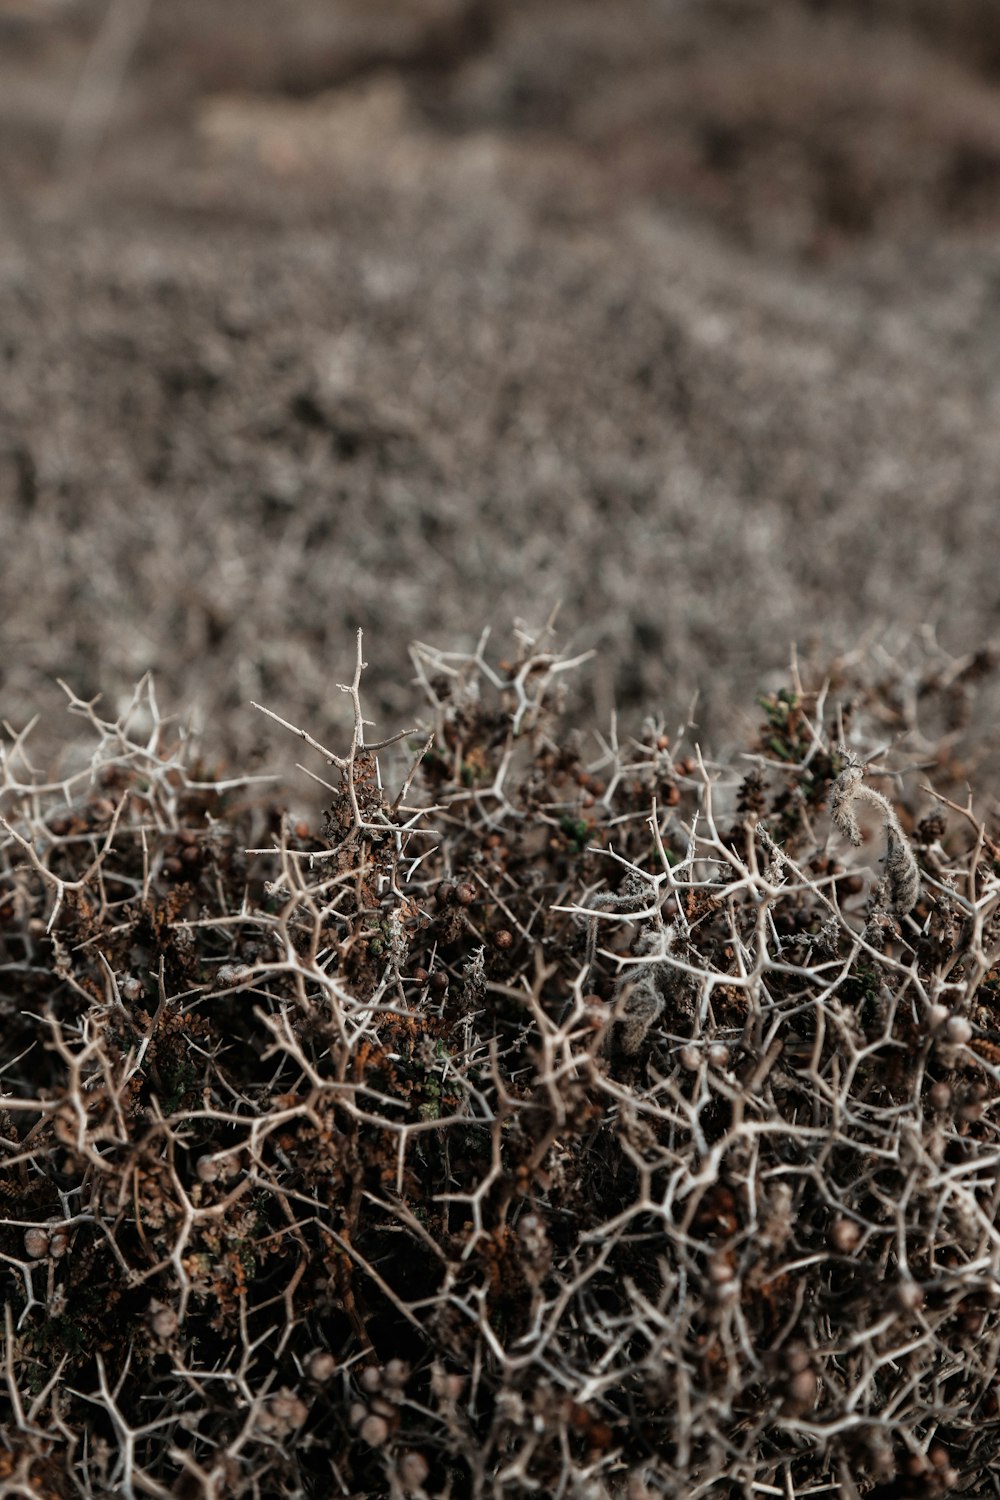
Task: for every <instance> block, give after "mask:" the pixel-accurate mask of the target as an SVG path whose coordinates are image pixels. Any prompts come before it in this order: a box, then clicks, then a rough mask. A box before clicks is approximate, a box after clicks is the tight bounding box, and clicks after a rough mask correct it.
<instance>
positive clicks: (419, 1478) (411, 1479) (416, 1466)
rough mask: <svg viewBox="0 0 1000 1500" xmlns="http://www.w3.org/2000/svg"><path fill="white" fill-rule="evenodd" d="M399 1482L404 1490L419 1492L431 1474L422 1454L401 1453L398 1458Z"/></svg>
mask: <svg viewBox="0 0 1000 1500" xmlns="http://www.w3.org/2000/svg"><path fill="white" fill-rule="evenodd" d="M398 1472H399V1482H400V1484H401V1485H402V1486H403V1488H404V1489H406V1490H419V1489H420V1488H421V1486H422V1485H423V1483H424V1481H425V1480H426V1478H427V1476H428V1474H429V1473H430V1472H431V1469H430V1464H429V1463H428V1462H427V1460H426V1458H425V1457H424V1455H423V1454H422V1453H414V1452H413V1451H412V1450H411V1451H410V1452H409V1453H402V1454H400V1457H399V1466H398Z"/></svg>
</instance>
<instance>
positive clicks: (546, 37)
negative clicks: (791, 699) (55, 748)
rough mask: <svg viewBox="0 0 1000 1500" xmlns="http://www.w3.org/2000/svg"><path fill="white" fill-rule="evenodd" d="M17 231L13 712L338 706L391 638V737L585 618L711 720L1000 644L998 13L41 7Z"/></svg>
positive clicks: (11, 338) (32, 20)
mask: <svg viewBox="0 0 1000 1500" xmlns="http://www.w3.org/2000/svg"><path fill="white" fill-rule="evenodd" d="M0 215H2V230H3V232H2V237H0V360H2V362H0V524H2V547H0V704H2V715H3V717H5V718H7V719H8V720H10V721H13V722H14V723H16V724H20V723H22V722H23V721H24V720H25V719H26V718H27V717H28V716H29V714H30V713H31V712H33V711H34V710H35V709H38V708H40V709H42V710H43V711H44V713H45V715H46V722H47V723H52V724H53V725H58V724H59V721H58V703H59V702H60V701H61V699H60V695H59V694H58V691H57V690H56V689H55V688H54V687H53V685H52V679H53V678H54V677H55V676H57V675H58V676H62V677H65V678H67V679H68V680H69V681H70V682H71V683H72V685H73V687H74V688H75V689H76V690H77V691H79V692H81V693H85V694H90V693H94V692H97V691H98V690H103V691H104V692H105V694H106V695H107V697H108V699H109V701H110V702H112V703H113V702H114V701H115V700H116V698H117V697H118V696H119V695H120V694H122V693H123V692H124V691H126V690H127V688H128V686H130V685H131V684H132V683H133V682H134V681H135V679H136V677H137V675H138V674H140V673H141V672H142V671H144V670H145V669H146V668H147V667H151V668H153V669H154V670H155V672H156V675H157V683H158V688H159V693H160V698H161V701H162V702H163V703H164V704H165V705H167V706H168V707H170V708H175V709H181V708H184V707H186V706H188V705H197V707H198V709H199V710H200V712H201V713H202V714H203V716H204V717H205V718H206V719H207V721H208V723H209V726H210V737H211V738H212V739H213V742H214V743H215V744H216V745H218V746H219V747H221V748H223V749H224V750H226V751H228V752H229V753H231V754H233V755H238V756H243V757H245V756H246V755H247V754H248V753H251V752H252V750H253V747H254V746H255V745H257V744H259V743H263V742H265V741H267V740H270V738H271V736H270V734H269V733H266V734H265V733H264V731H263V729H262V724H263V721H261V720H260V718H259V716H257V715H254V714H253V713H252V711H251V710H249V709H248V708H247V702H248V700H249V699H250V698H255V699H262V700H264V701H265V702H267V703H268V704H269V705H271V706H272V707H273V708H274V709H275V710H276V711H278V712H279V713H282V714H285V715H287V716H289V717H292V718H294V719H295V720H296V721H297V722H299V723H307V724H308V725H309V727H310V728H311V729H312V730H313V731H314V732H315V733H318V734H320V735H323V733H324V731H325V730H326V728H327V726H328V724H329V721H330V718H331V717H339V716H340V714H341V711H342V704H341V702H340V700H339V695H336V694H335V689H334V687H333V684H334V683H335V682H337V681H343V680H344V679H345V675H349V672H350V668H351V661H352V654H353V642H352V635H353V631H354V629H355V627H356V626H357V625H358V624H362V625H364V626H365V627H366V630H367V631H368V637H367V654H368V657H369V661H370V662H371V673H370V679H369V681H370V685H371V692H372V696H371V699H370V701H371V702H372V703H373V704H374V705H375V706H376V707H377V711H378V717H379V721H380V726H381V727H382V728H383V729H384V730H385V731H386V732H388V730H389V729H390V728H391V727H395V722H394V715H396V714H398V713H403V712H405V711H406V707H407V705H408V704H409V703H410V702H411V701H412V699H411V693H410V689H409V686H408V678H409V664H408V661H407V658H406V652H405V647H406V643H407V642H408V641H409V640H410V639H411V638H412V637H414V636H416V637H421V638H424V639H430V640H433V641H434V642H435V643H436V644H439V645H445V646H448V645H452V646H455V647H464V646H467V645H468V644H470V643H471V642H472V641H474V640H475V638H476V637H477V636H478V634H479V631H480V629H481V627H482V626H483V625H484V624H488V623H489V624H493V625H494V626H495V627H497V630H498V634H500V635H503V634H504V633H505V631H506V628H507V627H508V626H509V622H510V621H511V619H512V618H513V617H514V616H523V617H525V618H526V619H528V620H530V621H533V622H535V623H538V622H540V621H541V620H542V619H544V617H545V616H546V615H547V614H548V613H549V612H550V610H551V608H552V606H553V605H554V604H555V603H556V602H557V601H559V600H561V601H562V611H561V615H560V623H561V625H562V627H563V630H564V631H565V633H566V634H567V635H569V636H570V637H571V638H572V639H573V640H574V642H575V643H576V644H578V645H579V646H581V647H585V646H591V645H594V646H598V647H599V648H600V657H599V661H598V664H597V666H596V667H595V668H594V670H593V671H592V672H591V675H590V678H589V683H590V690H591V692H592V694H593V696H594V698H595V699H596V707H597V709H598V710H599V712H600V713H602V714H603V713H605V712H606V710H607V708H608V706H609V705H610V703H611V701H612V699H614V700H615V701H617V702H618V704H619V705H620V706H621V707H623V708H624V709H625V710H626V711H627V713H630V714H631V715H632V716H633V721H634V719H635V718H637V717H638V715H639V714H640V713H641V712H642V711H650V710H658V709H661V708H662V709H664V710H665V711H666V713H667V717H668V719H670V718H674V717H676V716H677V715H679V714H680V713H682V712H683V710H684V708H685V707H686V704H687V701H688V698H689V696H690V694H691V692H692V691H693V690H694V689H695V688H696V687H697V688H699V689H700V692H701V700H700V708H699V720H700V722H701V724H702V727H703V732H704V735H705V736H706V737H707V739H708V740H709V742H713V741H715V742H717V743H718V742H722V741H724V740H725V738H726V736H727V735H728V734H729V733H730V731H731V730H732V728H733V722H734V714H735V713H739V712H743V711H747V710H749V711H750V712H751V713H752V712H753V698H754V694H755V692H756V691H757V690H758V688H759V687H760V686H761V685H762V684H763V683H764V682H765V681H766V680H767V679H768V678H769V676H770V674H772V673H773V672H774V671H775V669H780V668H782V667H783V666H784V664H785V663H786V662H787V659H788V652H789V646H790V643H791V642H792V641H793V640H797V642H798V644H799V648H800V650H801V651H802V652H803V653H805V652H808V651H809V650H811V649H815V651H816V653H817V654H818V656H819V657H824V656H826V655H827V654H829V653H830V652H832V651H834V650H837V649H841V648H844V647H847V646H852V645H854V644H855V643H856V642H857V640H858V638H859V637H860V636H862V635H863V634H865V633H866V632H867V633H868V634H869V635H870V636H874V637H878V635H879V634H880V633H881V632H884V631H886V630H889V631H890V632H896V633H898V632H901V631H905V630H906V629H907V628H912V627H918V626H920V625H921V624H924V623H930V624H933V625H934V626H935V627H937V628H938V630H939V633H940V636H941V638H942V639H943V640H944V641H945V642H946V643H947V644H948V645H949V646H951V647H952V648H953V649H955V650H958V651H964V650H975V649H977V648H978V647H980V646H982V645H983V644H985V643H986V642H987V641H988V640H989V639H990V638H992V637H993V636H995V635H996V634H997V626H998V620H1000V567H998V562H1000V547H998V541H997V535H998V530H997V510H998V507H997V488H998V478H1000V423H998V415H1000V242H998V238H997V231H998V228H1000V8H998V7H997V6H996V5H995V3H994V0H949V4H948V5H947V6H942V5H940V3H938V0H871V3H864V0H826V3H820V0H813V3H811V4H810V3H805V0H802V3H796V0H771V3H769V0H563V3H559V0H282V3H281V4H280V5H276V4H274V3H273V0H150V3H149V4H148V5H146V4H145V3H144V0H111V3H110V4H109V3H107V0H102V3H100V4H98V3H96V0H95V3H91V0H48V3H43V0H34V3H33V0H0ZM499 644H500V643H499V642H498V648H499ZM594 706H595V705H594V704H591V705H590V707H591V708H593V707H594ZM390 720H393V722H392V723H390ZM59 727H60V729H61V725H59Z"/></svg>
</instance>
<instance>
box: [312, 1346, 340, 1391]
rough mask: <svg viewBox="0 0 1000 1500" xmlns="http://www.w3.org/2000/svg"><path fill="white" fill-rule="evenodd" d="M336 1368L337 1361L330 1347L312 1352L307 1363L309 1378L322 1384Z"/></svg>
mask: <svg viewBox="0 0 1000 1500" xmlns="http://www.w3.org/2000/svg"><path fill="white" fill-rule="evenodd" d="M336 1368H337V1361H336V1360H335V1359H334V1357H333V1355H332V1354H331V1353H330V1351H329V1350H328V1349H318V1350H317V1351H316V1353H315V1354H311V1355H310V1356H309V1361H308V1363H307V1365H306V1369H307V1371H308V1373H309V1379H310V1380H315V1382H316V1384H317V1385H322V1384H323V1383H324V1382H325V1381H327V1380H329V1379H330V1378H331V1377H332V1376H333V1374H334V1372H335V1371H336Z"/></svg>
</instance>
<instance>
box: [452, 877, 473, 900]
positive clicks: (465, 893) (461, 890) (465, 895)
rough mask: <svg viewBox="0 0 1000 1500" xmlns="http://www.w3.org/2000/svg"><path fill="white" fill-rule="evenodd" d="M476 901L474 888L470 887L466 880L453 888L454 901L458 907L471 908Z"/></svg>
mask: <svg viewBox="0 0 1000 1500" xmlns="http://www.w3.org/2000/svg"><path fill="white" fill-rule="evenodd" d="M475 899H476V887H475V886H474V885H470V884H469V882H468V881H467V880H465V881H463V882H462V884H461V885H457V886H456V887H455V900H456V901H457V902H458V904H459V906H471V905H472V903H473V901H475Z"/></svg>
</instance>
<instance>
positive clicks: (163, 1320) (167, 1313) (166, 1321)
mask: <svg viewBox="0 0 1000 1500" xmlns="http://www.w3.org/2000/svg"><path fill="white" fill-rule="evenodd" d="M150 1324H151V1327H152V1329H153V1332H154V1333H155V1334H156V1337H157V1338H158V1339H170V1338H173V1336H174V1334H175V1333H176V1332H177V1329H178V1327H179V1326H180V1324H179V1320H178V1317H177V1314H176V1312H175V1311H174V1309H173V1308H172V1307H162V1306H158V1307H157V1308H156V1311H155V1312H154V1313H153V1316H152V1318H151V1319H150Z"/></svg>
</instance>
